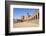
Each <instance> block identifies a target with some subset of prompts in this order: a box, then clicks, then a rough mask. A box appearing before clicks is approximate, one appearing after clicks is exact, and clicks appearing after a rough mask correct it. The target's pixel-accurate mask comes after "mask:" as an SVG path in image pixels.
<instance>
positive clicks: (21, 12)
mask: <svg viewBox="0 0 46 36" xmlns="http://www.w3.org/2000/svg"><path fill="white" fill-rule="evenodd" d="M37 11H39V10H38V9H33V8H13V18H14V19H18V18H20V16H23V15H24V16H27V13H29V14H30V15H31V16H32V15H33V14H35V13H36V12H37Z"/></svg>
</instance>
